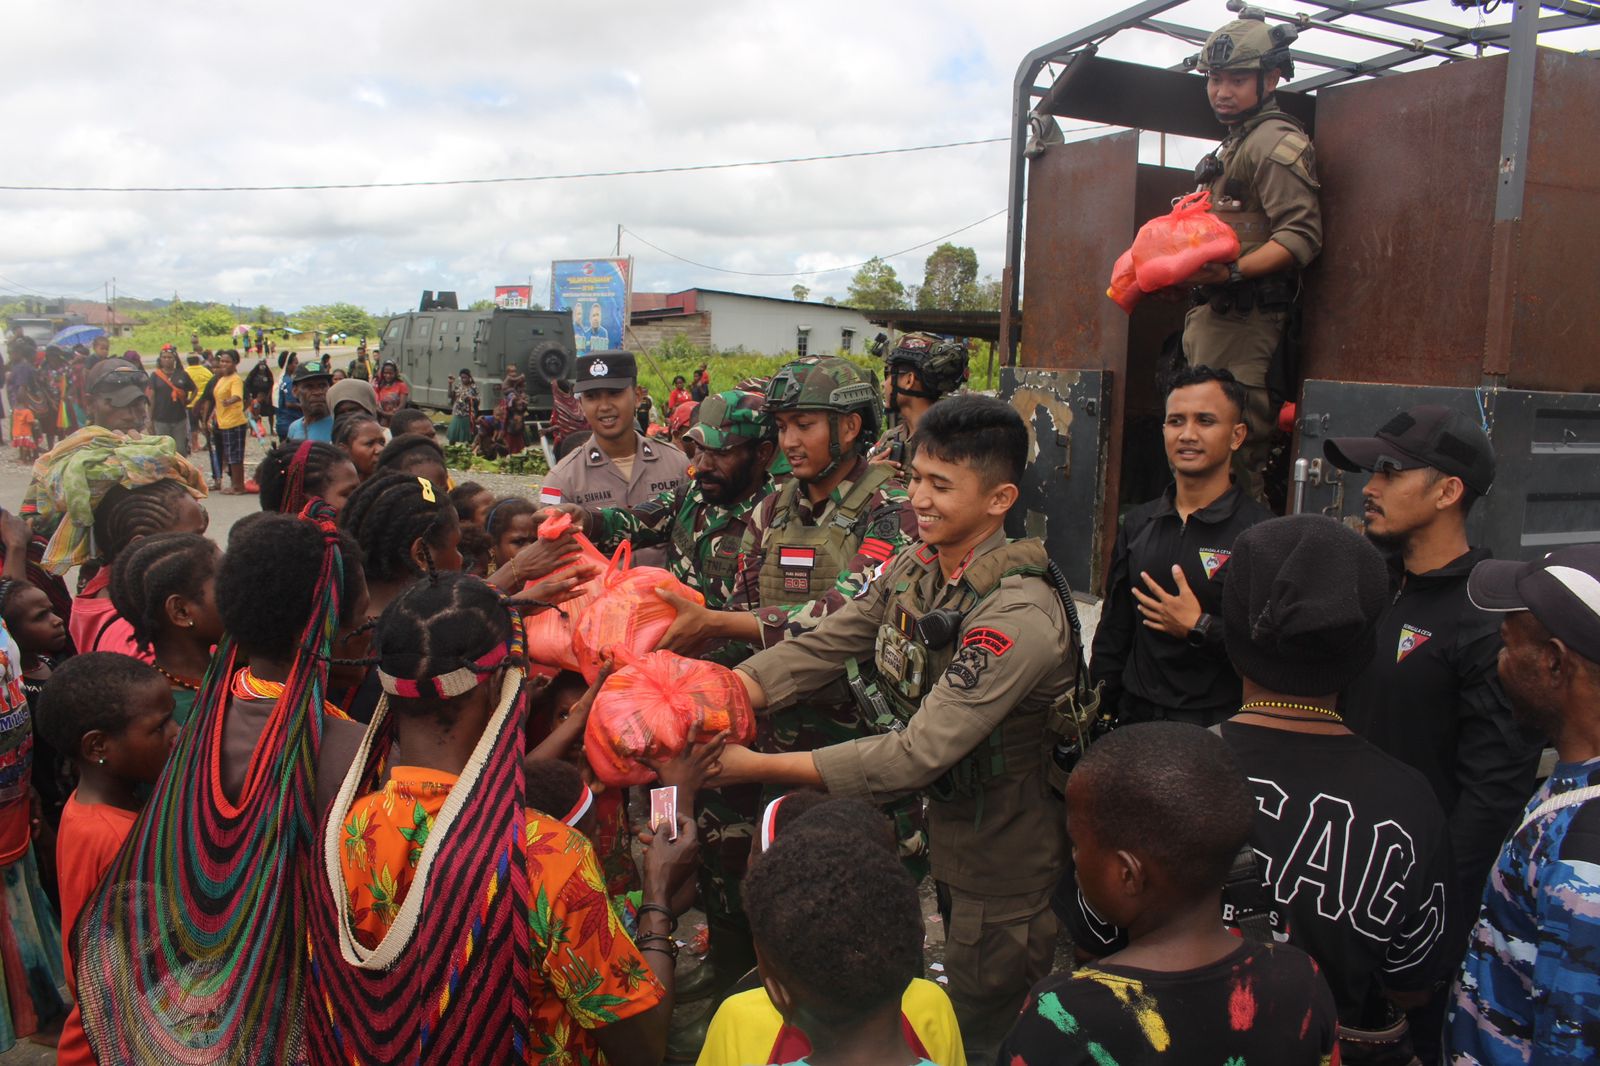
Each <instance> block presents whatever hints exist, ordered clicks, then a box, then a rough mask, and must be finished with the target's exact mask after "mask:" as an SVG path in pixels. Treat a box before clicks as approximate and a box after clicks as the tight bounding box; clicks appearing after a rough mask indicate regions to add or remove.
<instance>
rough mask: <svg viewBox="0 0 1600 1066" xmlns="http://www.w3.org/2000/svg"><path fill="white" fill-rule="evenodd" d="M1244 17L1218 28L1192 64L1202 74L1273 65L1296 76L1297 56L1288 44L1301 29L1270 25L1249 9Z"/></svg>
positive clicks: (1258, 69) (1260, 70) (1264, 69)
mask: <svg viewBox="0 0 1600 1066" xmlns="http://www.w3.org/2000/svg"><path fill="white" fill-rule="evenodd" d="M1240 14H1241V17H1240V18H1237V19H1234V20H1233V21H1232V22H1230V23H1228V24H1227V25H1225V26H1223V27H1222V28H1221V29H1219V30H1217V31H1216V32H1215V33H1213V34H1212V35H1211V36H1210V37H1207V38H1206V42H1205V44H1204V45H1203V46H1201V48H1200V54H1199V55H1196V56H1191V57H1190V59H1189V63H1190V65H1191V66H1193V67H1194V69H1196V70H1198V71H1199V72H1200V73H1202V74H1207V73H1210V72H1211V71H1213V70H1253V71H1256V72H1257V73H1263V74H1264V73H1265V72H1267V71H1269V70H1272V69H1274V68H1276V69H1278V70H1280V71H1282V72H1283V76H1284V77H1285V78H1292V77H1294V59H1293V57H1292V56H1291V55H1290V54H1289V46H1290V45H1291V44H1293V43H1294V42H1295V39H1296V38H1298V37H1299V36H1300V32H1299V31H1298V30H1296V29H1295V28H1294V27H1293V26H1291V25H1289V24H1287V23H1281V24H1279V25H1276V26H1270V27H1269V26H1268V25H1267V22H1266V17H1265V16H1264V15H1262V14H1261V13H1260V12H1258V11H1252V10H1251V9H1249V8H1246V9H1245V10H1244V11H1242V12H1241V13H1240Z"/></svg>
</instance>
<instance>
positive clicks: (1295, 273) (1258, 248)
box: [1183, 15, 1322, 500]
mask: <svg viewBox="0 0 1600 1066" xmlns="http://www.w3.org/2000/svg"><path fill="white" fill-rule="evenodd" d="M1295 36H1296V31H1295V28H1294V27H1293V26H1290V25H1280V26H1272V27H1270V28H1269V27H1268V26H1267V25H1266V23H1265V21H1263V20H1262V19H1261V17H1260V16H1259V15H1253V16H1251V17H1248V18H1241V19H1236V20H1235V21H1233V22H1230V23H1228V24H1227V25H1225V26H1223V27H1222V28H1221V29H1219V30H1217V31H1216V32H1215V33H1213V34H1212V35H1211V36H1210V37H1208V38H1206V43H1205V47H1204V48H1202V49H1201V51H1200V54H1199V55H1198V56H1197V57H1195V59H1194V63H1195V67H1196V69H1197V70H1199V71H1200V72H1201V73H1202V74H1204V75H1206V93H1207V95H1208V98H1209V100H1210V102H1211V107H1212V110H1213V112H1214V113H1215V114H1216V117H1217V121H1219V122H1221V123H1222V124H1223V125H1224V126H1226V127H1228V135H1227V136H1226V137H1224V138H1223V140H1222V143H1221V144H1220V145H1219V146H1218V147H1217V149H1216V151H1214V152H1212V153H1211V154H1210V155H1207V156H1206V157H1205V158H1204V159H1202V160H1201V161H1200V165H1199V167H1197V168H1196V170H1195V179H1196V181H1197V183H1198V187H1200V188H1205V189H1209V190H1210V192H1211V206H1212V210H1213V211H1214V212H1215V213H1216V216H1217V217H1218V218H1220V219H1221V220H1222V221H1224V222H1226V223H1227V224H1228V225H1229V226H1230V227H1231V228H1232V229H1233V230H1234V232H1235V233H1236V234H1238V237H1239V258H1238V259H1236V260H1234V261H1233V262H1232V263H1210V264H1207V265H1206V266H1205V267H1203V268H1202V269H1201V270H1200V271H1199V272H1198V273H1196V274H1195V275H1194V276H1193V277H1192V278H1190V279H1189V280H1188V281H1187V282H1186V283H1185V284H1187V285H1192V286H1195V288H1194V292H1193V296H1194V302H1195V307H1194V308H1193V309H1192V310H1191V311H1190V312H1189V314H1188V317H1187V318H1185V319H1184V325H1183V354H1184V356H1185V357H1186V358H1187V359H1188V360H1189V362H1190V363H1194V364H1197V365H1200V366H1211V367H1218V368H1225V369H1227V370H1231V371H1232V372H1233V376H1234V377H1235V378H1236V379H1238V381H1239V383H1240V384H1241V385H1243V386H1244V387H1245V392H1246V394H1247V399H1248V402H1247V403H1246V405H1245V423H1246V424H1247V425H1248V426H1249V427H1250V436H1249V437H1248V438H1247V439H1246V441H1245V445H1244V447H1243V448H1240V449H1239V451H1238V452H1237V453H1235V469H1236V471H1237V473H1238V474H1239V475H1240V481H1241V483H1245V484H1248V486H1249V489H1250V494H1251V495H1252V496H1254V497H1255V498H1256V499H1258V500H1260V499H1263V494H1262V470H1263V468H1264V467H1265V466H1266V462H1267V454H1268V451H1269V448H1270V444H1271V433H1272V426H1273V404H1272V400H1271V397H1270V395H1269V393H1268V391H1267V378H1268V374H1269V372H1270V371H1271V369H1272V361H1273V356H1274V354H1275V353H1276V352H1277V351H1278V349H1279V347H1280V346H1281V345H1282V344H1283V343H1284V338H1285V334H1286V332H1287V330H1288V328H1289V319H1290V312H1291V311H1292V309H1293V306H1294V302H1295V298H1296V296H1297V295H1298V294H1299V290H1300V271H1302V270H1304V269H1305V268H1306V266H1307V265H1309V264H1310V262H1311V261H1312V260H1313V259H1315V258H1316V257H1317V253H1318V252H1320V251H1321V250H1322V208H1321V204H1320V201H1319V199H1318V189H1319V188H1320V185H1319V184H1318V182H1317V166H1316V156H1315V153H1314V151H1313V150H1312V147H1311V139H1310V137H1308V136H1307V135H1306V132H1305V129H1304V127H1302V126H1301V125H1300V123H1299V122H1298V121H1296V120H1295V119H1294V118H1293V117H1292V116H1291V115H1289V114H1287V113H1285V112H1284V111H1282V110H1280V109H1279V107H1278V104H1277V98H1276V97H1274V96H1273V90H1275V89H1276V88H1277V86H1278V82H1279V81H1280V80H1282V79H1285V78H1290V77H1293V76H1294V60H1293V59H1292V58H1291V57H1290V54H1289V46H1290V44H1291V43H1293V41H1294V39H1295Z"/></svg>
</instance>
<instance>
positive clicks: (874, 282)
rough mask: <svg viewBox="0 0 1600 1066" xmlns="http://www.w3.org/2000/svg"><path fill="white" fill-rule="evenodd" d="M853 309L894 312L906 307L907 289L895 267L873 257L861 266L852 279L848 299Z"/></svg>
mask: <svg viewBox="0 0 1600 1066" xmlns="http://www.w3.org/2000/svg"><path fill="white" fill-rule="evenodd" d="M846 298H847V299H848V300H849V301H850V305H851V306H852V307H860V308H862V309H864V310H867V311H892V310H895V309H897V308H902V307H904V306H905V305H906V287H905V286H904V285H902V284H901V283H900V279H899V278H898V277H897V276H896V275H895V272H894V267H892V266H890V265H889V264H888V263H885V262H884V261H883V260H882V259H880V258H878V257H877V256H873V257H872V258H871V259H869V260H867V261H866V262H865V263H863V264H861V269H860V270H857V271H856V274H855V277H853V278H851V279H850V291H849V294H848V296H847V297H846Z"/></svg>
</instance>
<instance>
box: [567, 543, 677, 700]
mask: <svg viewBox="0 0 1600 1066" xmlns="http://www.w3.org/2000/svg"><path fill="white" fill-rule="evenodd" d="M624 547H626V545H624ZM619 554H620V553H619ZM590 584H598V585H603V586H604V591H602V592H601V593H600V594H599V595H598V596H597V597H595V598H594V600H593V601H591V602H590V603H589V604H588V605H587V606H586V607H584V609H583V611H582V613H581V614H580V615H579V616H578V617H577V618H576V619H575V620H574V622H573V625H572V643H573V648H574V650H575V651H576V653H577V659H578V669H579V670H582V671H583V676H584V677H586V678H588V679H589V680H590V681H591V682H592V681H594V679H595V678H596V677H599V676H600V655H601V653H602V652H606V651H609V652H611V653H612V656H613V658H614V659H615V660H616V663H617V665H618V666H626V665H627V664H628V663H631V662H633V661H634V660H635V659H637V658H638V657H639V656H641V655H643V654H645V653H646V652H651V651H655V650H656V645H657V644H660V643H661V638H662V637H663V636H665V635H666V632H667V630H668V629H669V628H670V627H671V625H672V623H673V621H674V620H675V619H676V618H677V617H678V610H677V608H675V607H673V606H672V605H671V604H670V603H668V602H667V601H666V600H663V599H662V598H661V597H660V596H658V595H656V590H657V589H663V588H664V589H667V590H668V591H670V592H675V593H677V594H678V595H679V596H682V597H684V598H685V599H689V600H693V601H694V602H696V603H698V604H701V605H704V604H705V602H706V598H705V597H704V596H702V595H700V593H698V592H696V591H695V590H694V589H692V588H690V587H689V586H687V585H685V584H684V583H683V582H681V581H679V580H678V579H677V578H675V577H673V576H672V575H671V574H670V573H668V572H667V571H666V570H663V569H661V568H660V567H659V566H640V567H635V568H634V569H632V570H625V569H620V568H618V566H617V563H616V562H613V563H612V568H611V569H610V570H608V571H607V572H606V573H605V574H603V575H601V577H600V578H599V579H597V580H596V581H593V582H590Z"/></svg>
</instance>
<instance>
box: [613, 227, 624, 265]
mask: <svg viewBox="0 0 1600 1066" xmlns="http://www.w3.org/2000/svg"><path fill="white" fill-rule="evenodd" d="M612 254H613V255H615V256H616V257H617V258H619V259H620V258H621V257H622V223H620V222H618V223H617V250H616V251H615V252H613V253H612Z"/></svg>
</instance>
